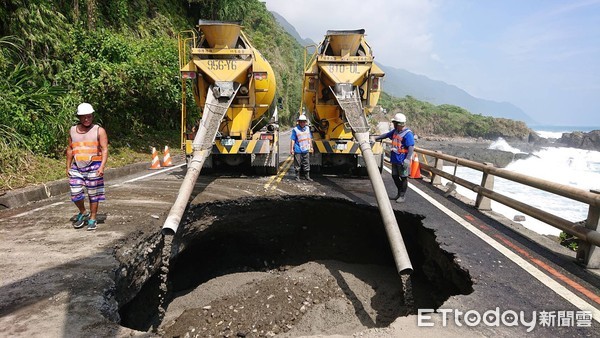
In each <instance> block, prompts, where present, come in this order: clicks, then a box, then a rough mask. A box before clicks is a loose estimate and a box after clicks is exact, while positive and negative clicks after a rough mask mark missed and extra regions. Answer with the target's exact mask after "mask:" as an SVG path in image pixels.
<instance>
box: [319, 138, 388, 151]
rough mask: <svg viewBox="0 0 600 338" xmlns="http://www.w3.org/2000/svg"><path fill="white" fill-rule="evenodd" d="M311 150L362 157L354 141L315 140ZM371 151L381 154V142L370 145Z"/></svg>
mask: <svg viewBox="0 0 600 338" xmlns="http://www.w3.org/2000/svg"><path fill="white" fill-rule="evenodd" d="M313 149H315V152H319V153H321V154H356V155H362V151H361V150H360V146H359V144H358V143H357V142H354V141H325V140H315V141H313ZM371 151H372V152H373V154H375V155H378V154H383V152H384V151H383V146H382V145H381V142H375V143H373V144H372V145H371Z"/></svg>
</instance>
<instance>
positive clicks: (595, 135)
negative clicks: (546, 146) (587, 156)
mask: <svg viewBox="0 0 600 338" xmlns="http://www.w3.org/2000/svg"><path fill="white" fill-rule="evenodd" d="M557 143H560V144H563V145H565V146H567V147H573V148H581V149H589V150H597V151H600V130H592V131H590V132H587V133H585V132H581V131H576V132H572V133H563V134H562V137H561V138H559V139H558V141H557Z"/></svg>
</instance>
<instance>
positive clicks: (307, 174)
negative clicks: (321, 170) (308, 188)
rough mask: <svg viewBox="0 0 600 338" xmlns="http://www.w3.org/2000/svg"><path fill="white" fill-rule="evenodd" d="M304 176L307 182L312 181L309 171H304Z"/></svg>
mask: <svg viewBox="0 0 600 338" xmlns="http://www.w3.org/2000/svg"><path fill="white" fill-rule="evenodd" d="M305 178H306V180H307V181H309V182H312V181H313V180H312V178H310V172H308V171H307V172H306V176H305Z"/></svg>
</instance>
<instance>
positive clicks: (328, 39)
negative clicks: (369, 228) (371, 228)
mask: <svg viewBox="0 0 600 338" xmlns="http://www.w3.org/2000/svg"><path fill="white" fill-rule="evenodd" d="M364 35H365V30H364V29H359V30H343V31H340V30H330V31H327V34H326V35H325V39H324V40H323V42H322V43H321V44H320V45H319V46H318V47H317V49H316V51H315V53H314V54H313V56H312V57H311V59H310V61H309V62H308V63H307V64H308V66H307V67H306V68H305V71H304V85H303V95H302V96H303V97H302V99H303V102H304V105H305V110H306V111H307V113H308V115H309V116H310V118H311V119H312V122H313V124H312V125H313V128H314V132H313V142H314V144H313V145H314V147H313V149H315V151H314V153H313V154H312V155H311V159H310V163H311V165H314V166H315V168H314V169H317V170H316V171H318V170H319V169H328V168H330V169H333V170H334V171H335V172H337V173H340V172H342V173H343V172H344V171H346V170H347V169H349V170H350V171H354V172H355V173H358V174H362V172H363V171H366V173H367V174H368V176H369V180H370V181H371V185H372V187H373V191H374V192H375V198H376V200H377V204H378V206H379V213H380V214H381V218H382V220H383V224H384V226H385V231H386V234H387V236H388V240H389V243H390V248H391V250H392V254H393V256H394V261H395V262H396V268H397V270H398V272H399V273H400V274H410V273H411V272H412V264H411V262H410V258H409V257H408V253H407V252H406V247H405V245H404V241H403V239H402V234H401V233H400V230H399V228H398V222H397V220H396V217H395V214H394V210H393V209H392V206H391V204H390V200H389V198H388V194H387V192H386V190H385V185H384V184H383V179H382V177H381V170H382V167H383V147H382V146H381V143H379V142H377V143H375V142H370V140H369V129H370V128H369V124H368V123H367V118H366V117H367V115H368V114H370V113H371V112H372V111H373V109H374V108H375V105H376V104H377V101H378V100H379V95H380V93H381V80H382V79H381V78H382V77H383V76H384V73H383V71H382V70H381V69H380V68H379V67H378V66H377V65H376V64H375V63H374V62H373V53H372V51H371V47H370V46H369V45H368V44H367V42H366V41H365V39H364ZM363 169H364V170H363ZM311 170H312V169H311Z"/></svg>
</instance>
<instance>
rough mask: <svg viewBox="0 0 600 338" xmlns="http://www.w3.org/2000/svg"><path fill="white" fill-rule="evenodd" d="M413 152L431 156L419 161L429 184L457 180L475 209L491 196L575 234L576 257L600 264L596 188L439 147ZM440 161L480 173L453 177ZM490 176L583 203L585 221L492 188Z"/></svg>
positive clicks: (590, 265) (599, 200) (598, 193)
mask: <svg viewBox="0 0 600 338" xmlns="http://www.w3.org/2000/svg"><path fill="white" fill-rule="evenodd" d="M415 152H416V153H417V154H421V155H423V156H429V157H433V158H434V165H429V164H428V163H424V162H425V161H421V162H419V164H420V167H421V170H424V171H428V172H430V173H431V183H432V184H434V185H441V177H444V178H446V179H447V180H449V181H451V182H453V183H455V184H459V185H461V186H463V187H465V188H467V189H470V190H472V191H474V192H475V193H477V197H476V199H475V207H477V208H478V209H479V210H491V200H494V201H496V202H498V203H502V204H504V205H506V206H508V207H511V208H513V209H515V210H518V211H520V212H522V213H524V214H526V215H529V216H531V217H533V218H535V219H538V220H540V221H542V222H544V223H547V224H549V225H551V226H553V227H555V228H558V229H560V230H562V231H564V232H566V233H567V234H570V235H572V236H575V237H577V238H579V239H581V242H580V244H579V250H578V252H577V260H578V261H581V262H583V263H584V264H585V265H586V266H587V267H588V268H594V269H597V268H600V248H599V247H600V232H599V230H600V191H596V190H592V191H585V190H582V189H578V188H574V187H571V186H568V185H564V184H559V183H555V182H551V181H547V180H543V179H540V178H536V177H531V176H527V175H523V174H520V173H517V172H514V171H510V170H506V169H502V168H496V167H494V165H493V164H490V163H480V162H475V161H471V160H467V159H463V158H459V157H455V156H451V155H447V154H444V153H442V152H440V151H432V150H428V149H423V148H419V147H415ZM417 156H418V155H417ZM444 161H448V162H450V163H451V164H452V165H456V166H458V165H460V166H465V167H468V168H471V169H474V170H477V171H481V172H482V173H483V177H482V179H481V183H480V184H475V183H472V182H469V181H467V180H465V179H462V178H460V177H457V176H455V175H454V174H450V173H447V172H445V171H443V167H444ZM494 177H501V178H504V179H507V180H509V181H513V182H517V183H520V184H523V185H526V186H529V187H532V188H536V189H539V190H543V191H546V192H549V193H552V194H555V195H559V196H562V197H565V198H569V199H572V200H575V201H579V202H582V203H585V204H587V205H588V217H587V219H586V220H585V224H584V225H581V222H578V223H574V222H571V221H569V220H566V219H564V218H561V217H559V216H557V215H555V214H552V213H550V212H547V211H544V210H541V209H539V208H536V207H533V206H531V205H528V204H527V203H523V202H521V201H517V200H515V199H513V198H510V197H508V196H505V195H502V194H500V193H498V192H496V191H494Z"/></svg>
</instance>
